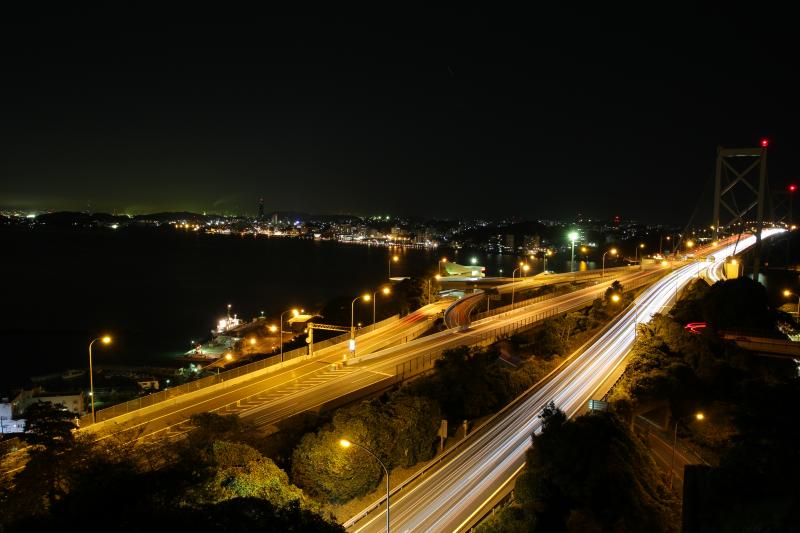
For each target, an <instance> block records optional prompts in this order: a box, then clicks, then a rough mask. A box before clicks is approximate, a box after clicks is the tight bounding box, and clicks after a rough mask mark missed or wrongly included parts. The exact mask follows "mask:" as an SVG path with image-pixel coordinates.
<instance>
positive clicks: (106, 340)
mask: <svg viewBox="0 0 800 533" xmlns="http://www.w3.org/2000/svg"><path fill="white" fill-rule="evenodd" d="M97 341H100V342H101V343H103V344H106V345H108V344H111V336H109V335H103V336H102V337H98V338H96V339H92V341H91V342H90V343H89V396H90V397H91V399H92V424H94V423H95V422H97V418H96V417H95V414H94V375H93V372H92V344H94V343H95V342H97Z"/></svg>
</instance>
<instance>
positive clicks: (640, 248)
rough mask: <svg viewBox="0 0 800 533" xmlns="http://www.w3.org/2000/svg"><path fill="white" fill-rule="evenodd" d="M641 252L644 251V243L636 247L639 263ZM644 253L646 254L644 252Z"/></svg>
mask: <svg viewBox="0 0 800 533" xmlns="http://www.w3.org/2000/svg"><path fill="white" fill-rule="evenodd" d="M639 250H644V243H643V242H641V243H639V246H637V247H636V261H639V260H640V259H639ZM642 253H644V252H642Z"/></svg>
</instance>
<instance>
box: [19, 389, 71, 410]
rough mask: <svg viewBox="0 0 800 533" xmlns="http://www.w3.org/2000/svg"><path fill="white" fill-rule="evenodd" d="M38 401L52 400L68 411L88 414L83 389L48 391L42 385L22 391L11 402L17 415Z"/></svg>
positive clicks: (51, 401)
mask: <svg viewBox="0 0 800 533" xmlns="http://www.w3.org/2000/svg"><path fill="white" fill-rule="evenodd" d="M36 402H50V403H52V404H53V405H55V406H59V405H60V406H61V407H62V408H64V409H66V410H67V411H70V412H72V413H77V414H78V415H79V416H82V415H84V414H86V409H85V408H84V405H85V401H84V396H83V391H80V392H46V391H45V390H44V389H42V388H41V387H34V388H33V389H31V390H24V391H22V392H20V393H19V394H18V395H17V397H16V398H14V401H12V402H11V406H12V411H13V412H14V413H15V414H17V415H21V414H23V413H25V409H27V408H28V407H29V406H31V405H33V404H34V403H36Z"/></svg>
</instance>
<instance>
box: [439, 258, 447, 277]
mask: <svg viewBox="0 0 800 533" xmlns="http://www.w3.org/2000/svg"><path fill="white" fill-rule="evenodd" d="M444 263H447V258H446V257H442V258H441V259H439V274H440V275H441V273H442V265H443V264H444Z"/></svg>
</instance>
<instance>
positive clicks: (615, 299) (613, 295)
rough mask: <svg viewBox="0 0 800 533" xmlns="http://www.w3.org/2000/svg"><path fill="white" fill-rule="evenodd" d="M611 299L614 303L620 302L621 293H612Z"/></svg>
mask: <svg viewBox="0 0 800 533" xmlns="http://www.w3.org/2000/svg"><path fill="white" fill-rule="evenodd" d="M611 301H612V302H614V303H619V294H616V293H614V294H612V295H611Z"/></svg>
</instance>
